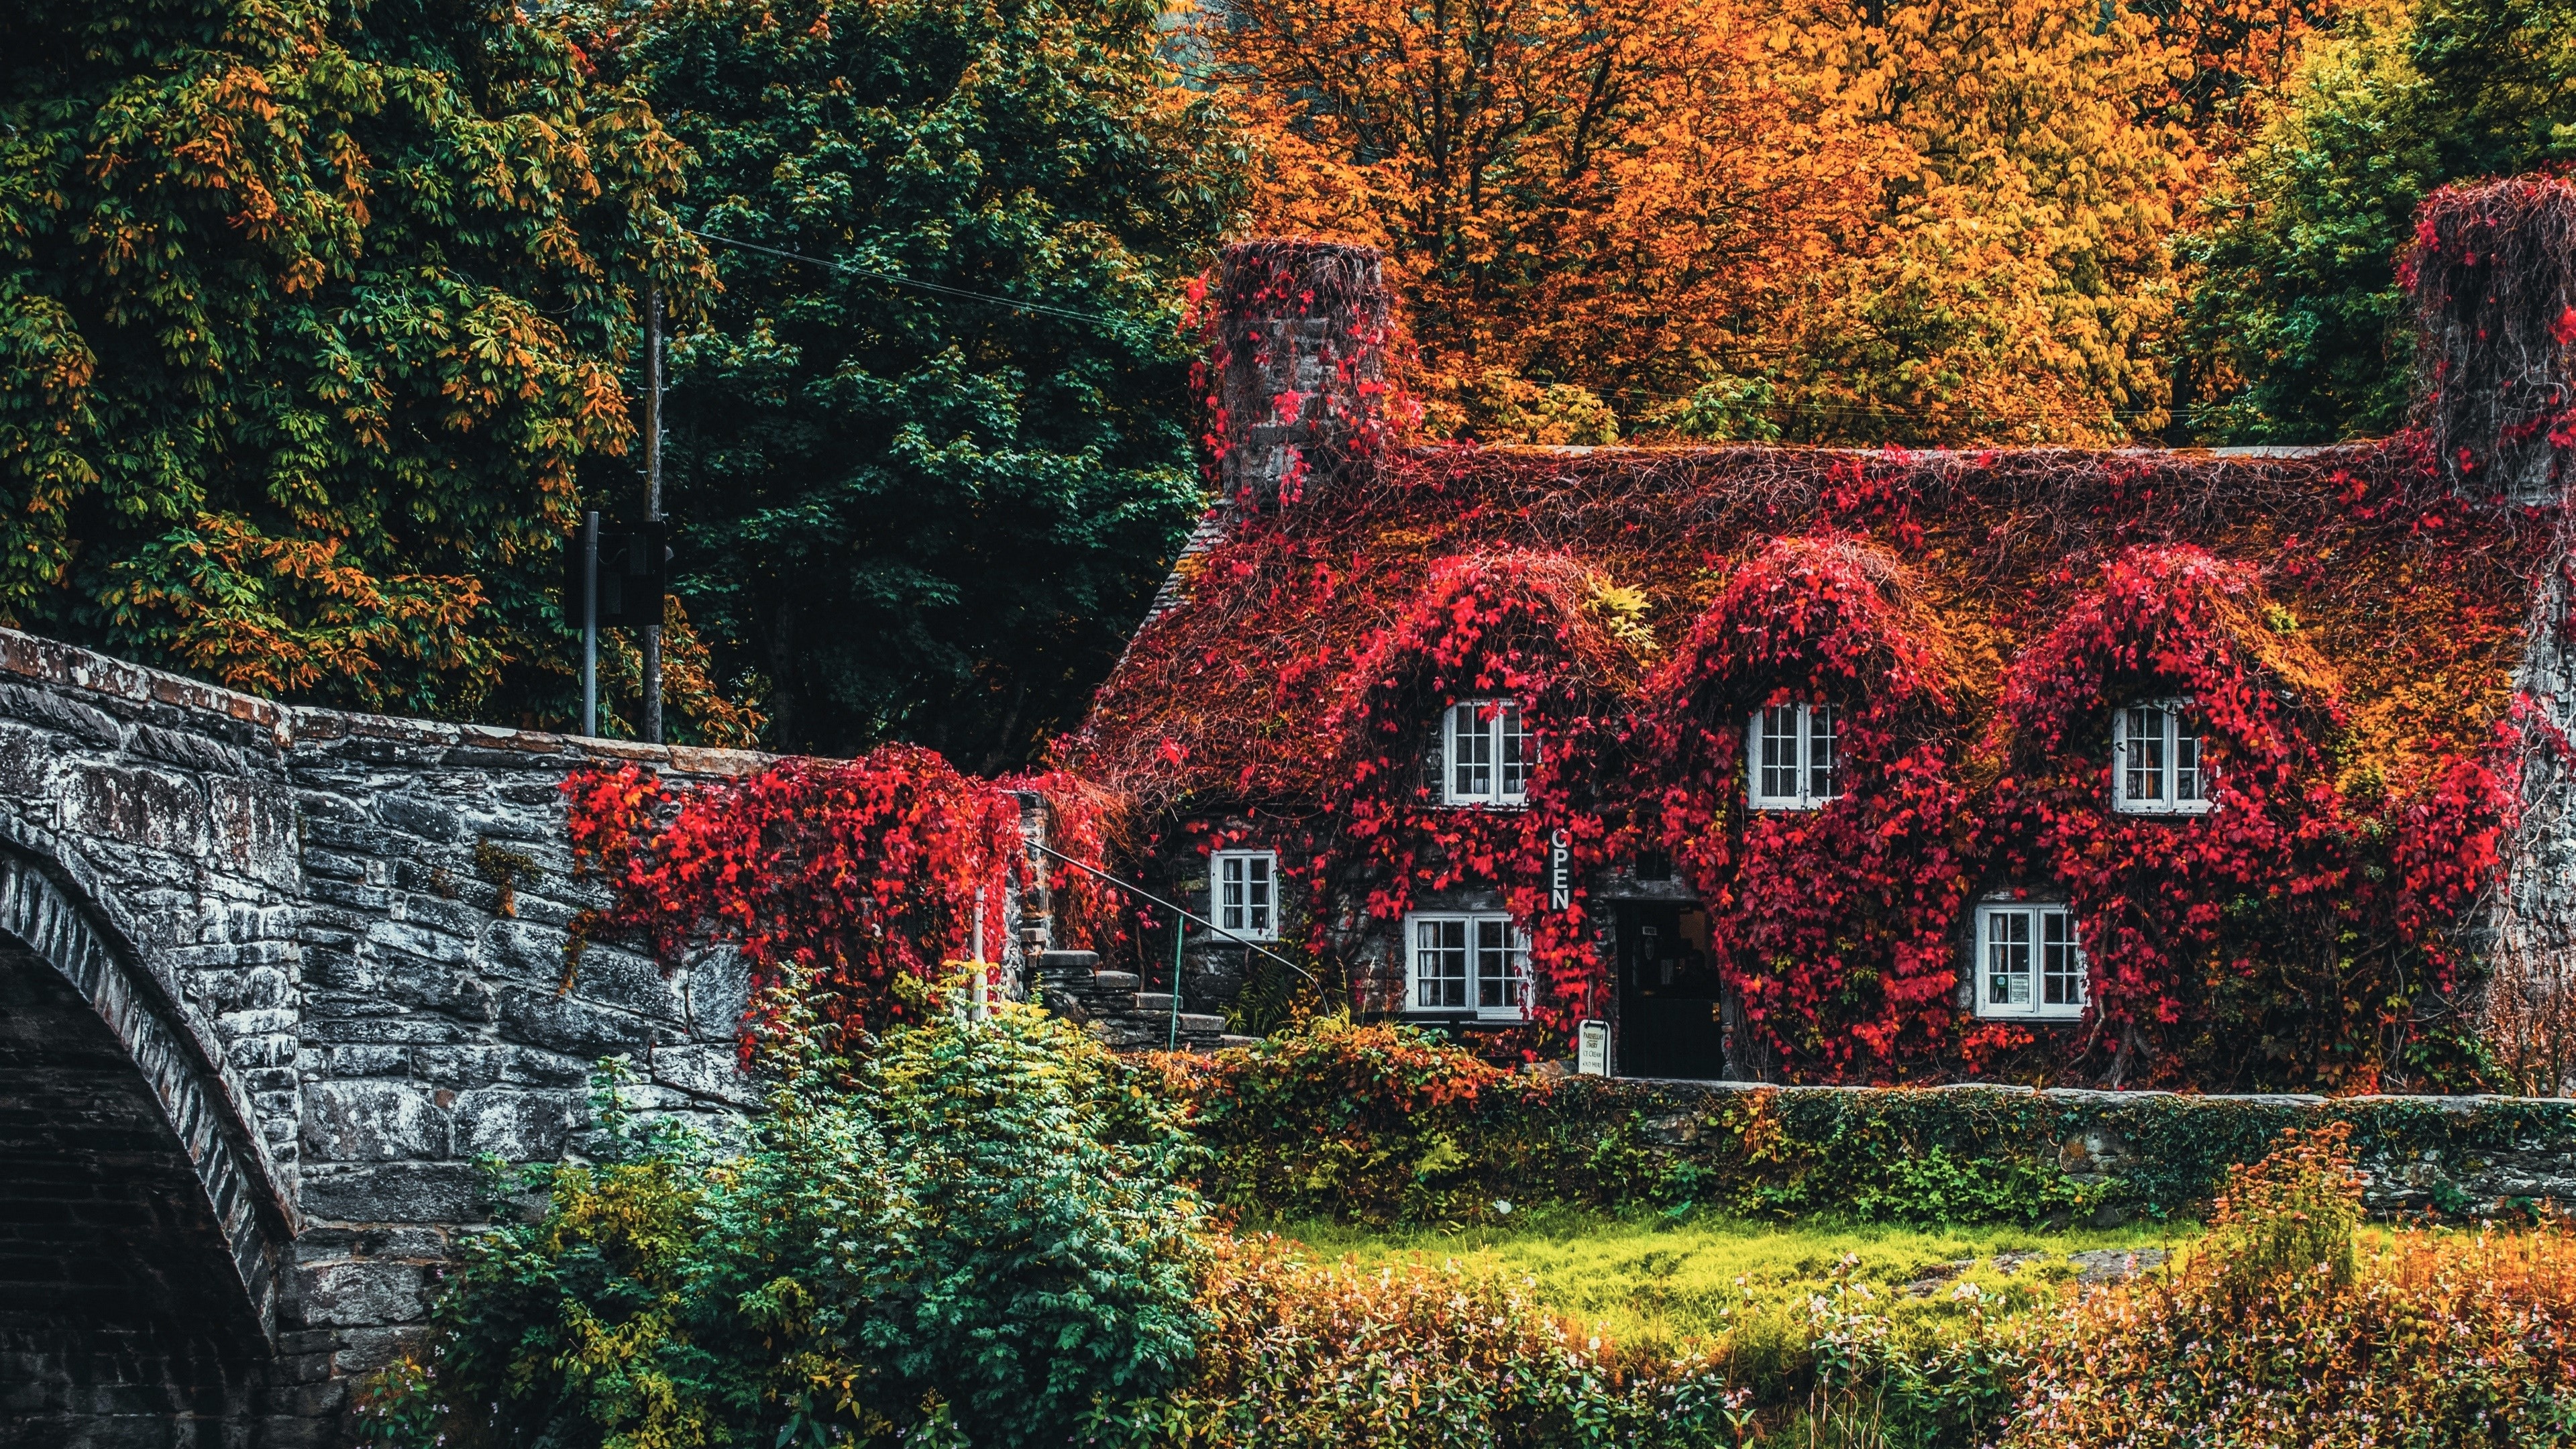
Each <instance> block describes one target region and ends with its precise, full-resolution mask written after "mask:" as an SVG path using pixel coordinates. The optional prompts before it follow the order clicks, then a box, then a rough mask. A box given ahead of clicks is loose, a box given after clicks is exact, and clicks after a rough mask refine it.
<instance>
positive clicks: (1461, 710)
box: [1449, 704, 1494, 800]
mask: <svg viewBox="0 0 2576 1449" xmlns="http://www.w3.org/2000/svg"><path fill="white" fill-rule="evenodd" d="M1449 719H1450V728H1449V778H1450V786H1449V796H1450V798H1451V799H1453V800H1490V799H1492V798H1493V795H1494V732H1493V728H1492V726H1491V725H1490V724H1489V723H1488V722H1487V720H1486V719H1485V718H1484V711H1483V709H1482V708H1480V707H1479V706H1477V705H1472V704H1462V705H1459V706H1458V707H1456V708H1455V709H1452V710H1451V711H1449Z"/></svg>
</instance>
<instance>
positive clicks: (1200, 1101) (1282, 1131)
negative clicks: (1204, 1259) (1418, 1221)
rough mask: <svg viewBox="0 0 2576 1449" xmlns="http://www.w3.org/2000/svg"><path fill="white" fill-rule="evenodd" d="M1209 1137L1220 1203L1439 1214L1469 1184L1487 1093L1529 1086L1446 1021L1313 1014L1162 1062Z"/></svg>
mask: <svg viewBox="0 0 2576 1449" xmlns="http://www.w3.org/2000/svg"><path fill="white" fill-rule="evenodd" d="M1163 1066H1164V1069H1165V1072H1166V1078H1165V1080H1166V1083H1167V1085H1168V1086H1169V1088H1170V1089H1171V1090H1173V1091H1174V1092H1175V1094H1176V1095H1178V1096H1179V1097H1180V1098H1182V1099H1183V1100H1184V1101H1186V1102H1187V1103H1188V1108H1189V1121H1190V1128H1191V1131H1192V1133H1193V1134H1194V1135H1195V1136H1196V1137H1197V1138H1198V1140H1199V1141H1200V1142H1201V1143H1202V1144H1204V1145H1205V1146H1207V1147H1208V1148H1210V1149H1212V1151H1211V1154H1210V1157H1209V1159H1208V1161H1207V1174H1206V1178H1205V1180H1204V1182H1203V1183H1202V1186H1203V1187H1204V1189H1205V1190H1206V1192H1207V1194H1208V1196H1209V1197H1210V1198H1212V1199H1214V1200H1216V1201H1218V1202H1222V1203H1225V1204H1227V1205H1229V1206H1232V1207H1235V1208H1238V1209H1240V1210H1243V1211H1247V1212H1257V1213H1263V1214H1272V1215H1282V1216H1307V1215H1315V1214H1333V1215H1337V1216H1349V1217H1353V1218H1358V1219H1360V1220H1362V1221H1389V1220H1393V1219H1396V1218H1401V1217H1405V1216H1418V1215H1423V1214H1431V1215H1439V1214H1441V1213H1442V1212H1444V1211H1446V1210H1449V1209H1453V1208H1456V1207H1459V1206H1462V1205H1463V1204H1462V1202H1459V1201H1453V1199H1457V1198H1460V1197H1461V1191H1460V1190H1461V1188H1462V1186H1463V1187H1464V1190H1465V1193H1466V1194H1467V1195H1470V1196H1471V1195H1472V1193H1473V1191H1474V1188H1473V1186H1472V1185H1470V1184H1465V1183H1464V1182H1463V1179H1464V1178H1465V1177H1466V1176H1467V1175H1468V1174H1469V1170H1470V1169H1472V1168H1473V1167H1474V1166H1475V1164H1474V1162H1473V1161H1472V1160H1471V1158H1470V1156H1469V1154H1468V1152H1467V1151H1466V1150H1465V1149H1464V1148H1463V1147H1462V1145H1461V1136H1462V1133H1463V1132H1464V1130H1465V1128H1466V1126H1467V1123H1468V1121H1469V1120H1470V1119H1469V1116H1468V1109H1469V1108H1470V1107H1472V1106H1473V1105H1474V1104H1475V1103H1476V1102H1477V1100H1478V1098H1479V1097H1480V1096H1482V1095H1485V1094H1489V1093H1490V1094H1498V1095H1506V1094H1511V1093H1514V1092H1525V1091H1526V1090H1527V1089H1526V1088H1524V1087H1522V1086H1521V1085H1520V1082H1519V1081H1517V1080H1516V1079H1515V1078H1513V1077H1512V1076H1511V1074H1510V1073H1508V1072H1505V1071H1503V1070H1501V1069H1500V1068H1498V1067H1495V1066H1493V1065H1491V1064H1489V1063H1487V1062H1486V1061H1484V1060H1483V1059H1482V1058H1480V1057H1478V1056H1477V1055H1476V1054H1475V1053H1473V1052H1470V1051H1468V1050H1466V1049H1464V1048H1462V1047H1459V1046H1455V1045H1453V1044H1451V1043H1449V1042H1448V1041H1446V1040H1445V1039H1443V1038H1442V1037H1440V1036H1439V1035H1438V1034H1436V1033H1433V1032H1427V1031H1423V1030H1421V1029H1420V1028H1418V1027H1409V1026H1394V1025H1380V1026H1357V1025H1354V1024H1352V1022H1351V1021H1350V1019H1349V1018H1347V1017H1330V1016H1328V1017H1316V1018H1313V1019H1311V1020H1309V1021H1307V1022H1306V1023H1304V1024H1302V1025H1301V1026H1299V1027H1298V1028H1296V1029H1294V1030H1290V1031H1284V1032H1280V1033H1277V1034H1275V1035H1272V1036H1270V1037H1267V1038H1264V1039H1263V1040H1262V1041H1260V1042H1258V1043H1256V1044H1254V1045H1252V1046H1248V1047H1237V1048H1231V1049H1229V1050H1226V1051H1223V1052H1219V1053H1217V1054H1216V1056H1215V1057H1214V1058H1213V1059H1212V1060H1211V1061H1208V1062H1206V1063H1205V1064H1201V1063H1198V1062H1195V1061H1192V1060H1188V1059H1181V1058H1166V1059H1164V1061H1163Z"/></svg>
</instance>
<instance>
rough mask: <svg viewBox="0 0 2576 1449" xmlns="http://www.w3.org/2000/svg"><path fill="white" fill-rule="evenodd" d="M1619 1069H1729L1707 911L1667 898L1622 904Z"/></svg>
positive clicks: (1702, 1074) (1690, 1073)
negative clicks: (1727, 1066)
mask: <svg viewBox="0 0 2576 1449" xmlns="http://www.w3.org/2000/svg"><path fill="white" fill-rule="evenodd" d="M1617 925H1618V949H1619V1034H1618V1043H1617V1045H1618V1062H1617V1065H1618V1071H1619V1075H1621V1076H1623V1077H1697V1078H1702V1079H1714V1078H1720V1077H1723V1076H1725V1075H1726V1025H1725V1019H1724V1016H1723V1012H1722V1008H1721V1005H1720V1003H1721V1002H1722V1001H1723V999H1724V998H1723V996H1722V993H1721V992H1720V991H1719V989H1718V977H1717V959H1716V957H1715V956H1713V955H1712V954H1710V952H1709V948H1708V913H1707V912H1705V911H1703V910H1701V909H1700V908H1699V907H1698V906H1697V905H1693V904H1687V903H1681V904H1676V903H1672V902H1665V901H1621V902H1619V903H1618V917H1617Z"/></svg>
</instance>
